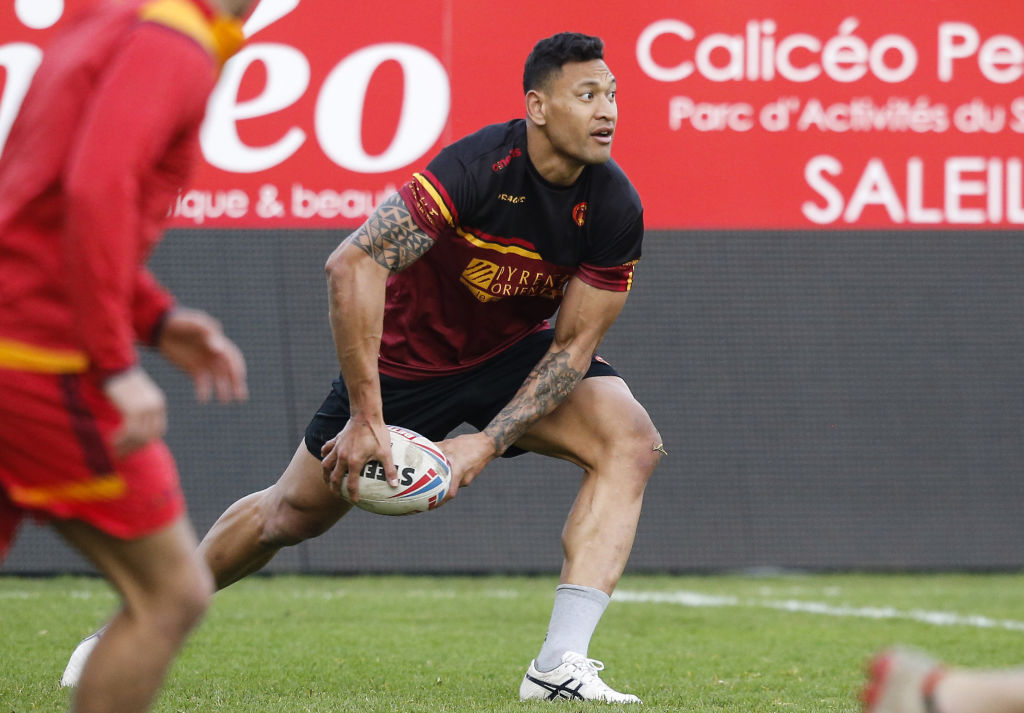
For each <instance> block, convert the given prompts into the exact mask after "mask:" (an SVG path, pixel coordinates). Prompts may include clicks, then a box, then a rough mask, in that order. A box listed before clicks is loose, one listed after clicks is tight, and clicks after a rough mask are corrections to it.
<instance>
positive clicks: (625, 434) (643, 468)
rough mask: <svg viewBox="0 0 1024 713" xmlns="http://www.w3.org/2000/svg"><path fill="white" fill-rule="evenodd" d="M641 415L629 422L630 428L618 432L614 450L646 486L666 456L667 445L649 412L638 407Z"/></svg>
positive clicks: (635, 416) (636, 415)
mask: <svg viewBox="0 0 1024 713" xmlns="http://www.w3.org/2000/svg"><path fill="white" fill-rule="evenodd" d="M638 409H639V413H638V414H635V415H634V416H633V417H632V418H631V419H630V420H629V422H628V423H629V426H628V427H626V428H623V429H622V430H620V431H619V432H618V434H617V435H616V437H615V439H614V444H613V450H614V452H615V453H616V454H617V456H618V457H620V458H624V459H627V461H628V462H629V464H630V465H631V467H630V468H629V471H630V472H631V473H633V474H634V475H635V478H636V479H637V480H638V481H642V483H644V484H646V482H647V481H648V480H649V479H650V477H651V475H652V474H653V473H654V469H655V468H656V467H657V466H658V463H659V462H660V461H661V459H662V457H663V456H664V455H665V453H666V451H665V444H664V443H663V442H662V439H661V434H660V433H659V432H658V429H657V428H656V427H655V426H654V423H653V422H652V421H651V419H650V416H648V415H647V412H646V411H645V410H643V409H642V408H640V407H639V406H638Z"/></svg>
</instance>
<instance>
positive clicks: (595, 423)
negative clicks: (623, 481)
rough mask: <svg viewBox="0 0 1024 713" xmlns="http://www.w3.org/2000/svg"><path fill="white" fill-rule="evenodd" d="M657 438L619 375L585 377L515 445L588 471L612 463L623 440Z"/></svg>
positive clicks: (651, 425)
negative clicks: (608, 461)
mask: <svg viewBox="0 0 1024 713" xmlns="http://www.w3.org/2000/svg"><path fill="white" fill-rule="evenodd" d="M633 438H646V439H647V440H652V443H651V447H652V448H653V447H654V446H655V445H657V444H656V443H654V442H653V441H657V440H658V438H659V436H658V433H657V430H656V429H655V427H654V424H653V423H652V422H651V418H650V416H649V415H648V414H647V410H646V409H644V407H643V406H642V405H641V404H640V403H639V402H638V401H637V400H636V399H635V398H634V397H633V394H632V392H630V390H629V387H628V386H627V385H626V382H625V381H623V379H622V378H620V377H618V376H595V377H592V378H589V379H583V380H582V381H581V382H580V383H579V384H578V385H577V386H576V388H575V389H573V392H572V393H571V394H569V396H568V397H567V398H566V399H565V401H563V402H562V404H561V405H560V406H559V407H558V408H556V409H555V410H554V411H552V412H551V413H549V414H548V415H547V416H545V417H543V418H542V419H540V420H539V421H537V423H535V424H534V425H533V426H532V427H531V428H530V429H529V430H528V431H527V432H526V433H525V434H524V435H523V437H522V438H520V439H519V441H518V442H517V443H516V446H517V447H519V448H522V449H524V450H528V451H532V452H534V453H540V454H541V455H546V456H552V457H554V458H560V459H562V460H567V461H569V462H572V463H575V464H577V465H579V466H580V467H582V468H585V469H588V470H589V469H595V468H597V467H599V466H600V465H601V463H603V462H605V461H607V460H609V459H611V458H612V457H613V456H614V455H615V452H616V451H617V450H618V449H619V447H620V444H621V443H623V442H624V440H625V439H633Z"/></svg>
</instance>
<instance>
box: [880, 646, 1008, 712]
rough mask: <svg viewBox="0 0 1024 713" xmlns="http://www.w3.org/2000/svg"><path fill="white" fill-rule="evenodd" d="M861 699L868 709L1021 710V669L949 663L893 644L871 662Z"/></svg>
mask: <svg viewBox="0 0 1024 713" xmlns="http://www.w3.org/2000/svg"><path fill="white" fill-rule="evenodd" d="M863 698H864V710H865V712H866V713H1024V668H1021V669H1000V670H983V669H965V668H953V667H949V668H947V667H946V666H944V665H943V664H941V663H940V662H939V661H936V660H935V659H933V658H932V657H930V656H928V655H927V654H925V653H923V652H920V651H915V650H913V649H905V648H895V649H891V650H889V651H884V652H882V653H881V654H879V655H878V656H877V657H876V658H875V660H874V661H873V662H872V663H871V666H870V671H869V674H868V683H867V686H866V687H865V689H864V694H863Z"/></svg>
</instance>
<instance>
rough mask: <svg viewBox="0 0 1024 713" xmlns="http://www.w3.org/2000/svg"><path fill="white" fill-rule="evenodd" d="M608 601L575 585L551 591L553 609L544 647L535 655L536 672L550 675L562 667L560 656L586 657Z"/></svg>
mask: <svg viewBox="0 0 1024 713" xmlns="http://www.w3.org/2000/svg"><path fill="white" fill-rule="evenodd" d="M610 599H611V597H609V596H608V595H607V594H605V593H604V592H602V591H601V590H600V589H594V588H593V587H581V586H579V585H576V584H560V585H558V588H557V589H556V590H555V605H554V607H553V608H552V610H551V623H550V624H548V634H547V636H546V637H544V645H543V646H541V649H540V653H539V654H537V660H536V664H535V665H536V666H537V670H538V671H550V670H552V669H553V668H557V667H558V666H559V665H561V663H562V654H564V653H565V652H566V651H574V652H576V653H578V654H583V655H584V656H586V655H587V649H588V648H589V647H590V637H591V636H593V635H594V629H596V628H597V622H599V621H600V620H601V615H602V614H604V610H605V608H606V607H607V606H608V601H609V600H610Z"/></svg>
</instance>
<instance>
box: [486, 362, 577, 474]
mask: <svg viewBox="0 0 1024 713" xmlns="http://www.w3.org/2000/svg"><path fill="white" fill-rule="evenodd" d="M588 359H589V357H588ZM585 373H586V370H585V369H580V368H577V367H576V366H574V365H573V359H572V355H571V354H570V353H569V352H568V351H561V352H548V353H547V354H545V355H544V357H543V358H542V359H541V360H540V361H539V362H538V363H537V366H535V367H534V368H533V370H532V371H531V372H530V375H529V376H527V377H526V381H524V382H523V385H522V386H521V387H520V389H519V391H518V392H516V395H515V396H514V397H513V398H512V400H511V401H509V402H508V404H507V405H506V406H505V408H503V409H502V410H501V411H500V412H499V413H498V415H497V416H495V417H494V418H493V419H492V420H491V422H490V423H489V424H487V427H486V428H485V429H484V433H485V434H486V435H487V436H488V437H490V439H491V442H492V443H493V444H494V454H495V457H497V456H500V455H501V454H502V453H504V452H505V451H506V450H508V448H509V447H510V446H511V445H512V444H513V443H515V442H516V441H518V440H519V438H520V437H521V436H522V435H523V434H524V433H526V432H527V431H528V430H530V427H531V426H532V425H533V424H535V423H536V422H537V421H539V420H540V419H541V418H543V417H544V416H546V415H547V414H549V413H551V412H552V411H554V410H555V409H556V408H557V407H558V405H559V404H561V403H562V402H563V401H565V399H566V397H568V396H569V394H571V393H572V390H573V389H575V388H576V385H577V384H579V383H580V380H581V379H583V375H584V374H585Z"/></svg>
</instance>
